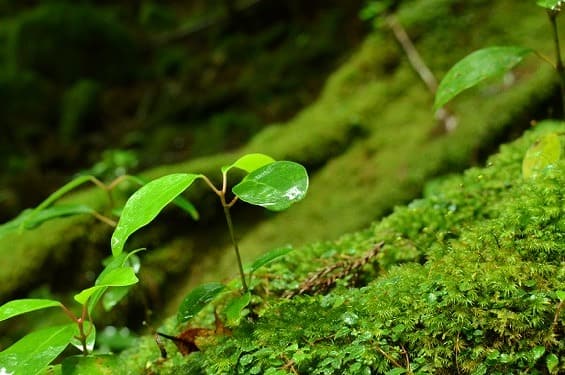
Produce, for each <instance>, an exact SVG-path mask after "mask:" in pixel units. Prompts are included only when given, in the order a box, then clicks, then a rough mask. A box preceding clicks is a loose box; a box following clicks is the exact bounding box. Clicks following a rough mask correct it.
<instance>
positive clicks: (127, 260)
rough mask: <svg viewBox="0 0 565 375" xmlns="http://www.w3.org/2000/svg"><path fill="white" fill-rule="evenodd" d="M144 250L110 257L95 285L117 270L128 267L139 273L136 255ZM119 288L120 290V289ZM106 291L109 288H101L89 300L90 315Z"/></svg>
mask: <svg viewBox="0 0 565 375" xmlns="http://www.w3.org/2000/svg"><path fill="white" fill-rule="evenodd" d="M143 250H145V249H144V248H140V249H136V250H133V251H132V252H130V253H121V254H120V255H118V256H117V257H114V256H110V257H109V258H107V259H105V262H106V261H107V260H108V259H109V260H110V261H109V262H107V263H105V264H106V265H105V267H104V269H103V270H102V272H100V274H99V275H98V277H97V278H96V282H95V283H94V285H98V283H99V282H100V281H99V280H102V279H104V278H105V277H106V275H107V274H108V273H109V272H110V271H112V270H114V269H116V268H120V267H126V266H127V267H131V268H132V269H133V271H134V272H135V273H137V272H138V270H139V258H138V257H137V256H136V255H135V254H136V253H138V252H140V251H143ZM117 288H118V289H119V288H120V287H117ZM106 290H108V287H104V288H100V289H99V290H97V291H96V292H94V294H92V296H91V297H90V298H89V299H88V312H89V313H90V314H92V312H93V311H94V307H95V306H96V304H97V303H98V301H99V300H100V298H102V295H103V294H104V293H105V292H106Z"/></svg>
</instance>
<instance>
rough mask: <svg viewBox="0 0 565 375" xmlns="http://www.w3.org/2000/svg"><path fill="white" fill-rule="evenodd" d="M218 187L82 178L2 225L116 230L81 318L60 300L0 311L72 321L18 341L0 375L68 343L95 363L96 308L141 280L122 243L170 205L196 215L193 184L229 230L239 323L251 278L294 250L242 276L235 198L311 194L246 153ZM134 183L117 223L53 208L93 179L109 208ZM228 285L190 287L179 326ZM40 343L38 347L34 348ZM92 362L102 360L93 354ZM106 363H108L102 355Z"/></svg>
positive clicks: (294, 172) (26, 368)
mask: <svg viewBox="0 0 565 375" xmlns="http://www.w3.org/2000/svg"><path fill="white" fill-rule="evenodd" d="M232 169H239V170H241V171H243V172H244V173H245V174H246V175H245V177H244V178H243V179H242V180H241V181H240V182H239V183H238V184H237V185H235V186H234V187H233V189H232V193H233V197H228V172H229V171H231V170H232ZM221 174H222V184H221V186H220V187H219V188H217V187H216V186H214V184H213V183H212V182H211V181H210V179H209V178H208V177H206V176H205V175H203V174H192V173H174V174H169V175H166V176H163V177H161V178H157V179H155V180H153V181H150V182H148V183H147V184H144V181H141V180H140V179H139V178H136V177H131V176H124V177H120V178H118V179H117V180H116V181H114V182H112V183H111V184H109V185H105V184H103V183H102V182H100V181H99V180H98V179H96V178H94V177H92V176H81V177H78V178H77V179H75V180H73V181H71V182H70V183H68V184H67V185H65V186H63V187H62V188H60V189H59V190H58V191H56V192H55V193H53V194H52V195H51V196H50V197H49V198H47V199H46V200H45V201H44V202H43V203H42V204H40V205H39V206H38V207H36V208H35V209H33V210H30V211H26V212H24V213H23V214H22V215H20V216H19V217H18V218H16V219H14V220H13V221H11V222H8V223H6V224H4V225H2V226H1V227H0V235H2V234H4V233H8V232H10V231H14V230H25V229H32V228H35V227H37V226H39V225H41V224H42V223H43V222H45V221H47V220H51V219H53V218H56V217H62V216H69V215H77V214H84V213H89V214H93V215H94V216H96V217H97V218H99V219H101V220H102V221H104V222H105V223H107V224H109V225H112V226H115V230H114V232H113V234H112V238H111V248H112V257H111V258H109V260H108V262H107V263H106V266H105V268H104V270H103V271H102V272H101V273H100V275H99V276H98V277H97V279H96V281H95V283H94V286H92V287H90V288H87V289H84V290H83V291H81V292H80V293H78V294H76V295H75V296H74V299H75V300H76V302H78V303H79V304H80V305H81V312H80V314H78V315H77V314H75V313H74V312H73V311H72V310H71V309H70V308H68V307H67V306H65V305H63V304H62V303H61V302H59V301H56V300H50V299H19V300H13V301H9V302H7V303H5V304H4V305H2V306H0V321H2V320H6V319H9V318H12V317H15V316H18V315H21V314H25V313H28V312H32V311H37V310H41V309H46V308H51V307H59V308H61V309H62V311H63V312H64V313H65V314H66V315H67V316H68V317H69V318H70V319H71V320H72V323H70V324H67V325H63V326H54V327H48V328H44V329H40V330H37V331H34V332H32V333H30V334H28V335H27V336H25V337H24V338H22V339H20V340H19V341H17V342H16V343H14V344H13V345H11V346H10V347H8V348H7V349H5V350H4V351H2V352H0V368H1V370H0V371H3V372H4V373H8V374H12V373H13V374H18V375H19V374H26V375H27V374H38V373H40V372H42V371H43V370H44V369H45V368H46V367H47V366H48V365H49V364H50V363H51V362H52V361H53V360H55V358H57V357H58V356H59V355H60V354H61V353H62V352H63V351H64V350H65V348H66V347H67V346H68V345H69V344H73V345H74V346H76V347H77V348H79V349H80V350H81V351H82V353H83V355H84V356H87V355H88V356H89V358H92V356H93V354H92V353H91V352H92V349H93V347H94V342H95V339H96V330H95V326H94V324H93V322H92V315H93V309H94V307H95V306H96V305H97V304H98V302H99V301H100V300H101V299H102V298H103V299H102V302H103V306H104V308H105V309H106V310H110V309H111V308H112V307H113V306H115V305H116V303H117V302H118V301H119V300H121V299H122V298H124V297H125V295H126V294H127V292H128V290H129V287H131V286H132V285H133V284H135V283H137V282H138V278H137V276H136V272H137V271H138V268H139V267H138V265H139V259H138V258H137V256H136V253H137V252H139V251H140V250H143V249H138V250H133V251H130V252H129V253H128V252H125V251H124V245H125V243H126V241H127V239H128V238H129V237H130V236H131V235H132V234H133V233H134V232H136V231H137V230H138V229H140V228H141V227H143V226H145V225H147V224H149V223H150V222H151V221H153V220H154V219H155V217H156V216H157V215H158V214H159V213H160V212H161V211H162V210H163V209H164V208H165V207H166V206H167V205H168V204H169V203H171V202H174V203H175V204H177V205H178V206H180V207H181V208H183V209H184V210H185V211H187V212H188V213H189V214H190V215H191V216H192V217H193V218H195V219H196V218H198V213H197V212H196V210H195V209H194V207H193V206H192V204H190V202H188V201H186V200H185V199H184V198H182V197H181V196H180V195H181V194H182V193H183V192H184V191H185V190H186V189H188V188H189V187H190V186H191V185H192V184H193V183H194V182H195V181H196V180H199V179H200V180H203V181H204V182H205V183H206V185H207V186H209V187H210V189H211V190H212V191H213V192H214V193H216V194H217V195H218V197H219V200H220V203H221V205H222V208H223V211H224V215H225V219H226V223H227V226H228V231H229V234H230V238H231V241H232V245H233V249H234V252H235V257H236V262H237V266H238V269H239V273H240V276H241V292H240V296H239V297H237V298H234V299H232V300H231V301H230V302H229V303H228V305H227V307H226V309H225V311H224V313H225V315H226V317H227V319H228V322H232V323H233V322H237V321H238V319H239V316H240V314H241V312H242V310H243V309H244V308H245V307H246V306H247V305H248V304H249V302H250V300H251V290H250V287H249V281H250V278H251V276H252V274H253V273H254V272H255V271H256V270H258V269H259V268H261V267H263V266H264V265H266V264H268V263H270V262H272V261H273V260H275V259H277V258H280V257H282V256H283V255H285V254H287V253H288V252H290V251H291V248H288V247H286V248H280V249H275V250H272V251H270V252H267V253H265V254H264V255H263V256H261V257H259V258H258V259H256V260H255V261H254V262H253V263H252V264H251V266H249V267H248V268H247V273H246V272H245V271H244V268H243V263H242V259H241V255H240V251H239V247H238V243H237V239H236V235H235V230H234V224H233V222H232V218H231V213H230V209H231V207H232V206H233V205H234V204H235V203H236V202H237V201H238V200H242V201H244V202H247V203H250V204H252V205H257V206H262V207H265V208H267V209H268V210H271V211H282V210H285V209H287V208H288V207H290V206H291V205H292V204H294V203H296V202H298V201H300V200H302V199H303V198H304V196H305V195H306V192H307V190H308V174H307V172H306V169H305V168H304V167H303V166H301V165H300V164H297V163H294V162H291V161H275V160H274V159H272V158H271V157H269V156H267V155H264V154H257V153H256V154H248V155H245V156H243V157H241V158H239V159H238V160H236V161H235V162H234V163H233V164H230V165H227V166H224V167H222V168H221ZM128 178H129V179H132V180H134V181H135V182H138V183H140V184H142V185H143V186H142V187H141V188H140V189H139V190H137V191H136V192H135V193H134V194H132V195H131V196H130V197H129V199H128V200H127V201H126V204H125V206H124V207H123V209H122V210H121V213H120V218H119V221H118V222H117V224H116V223H115V222H114V221H113V220H111V219H109V218H107V217H104V216H102V215H100V214H98V213H96V212H94V210H91V209H89V208H88V207H85V206H80V205H77V206H63V205H61V206H58V205H54V203H55V202H56V201H57V200H58V199H59V198H61V196H63V195H64V194H66V193H67V192H68V191H70V190H72V189H75V188H76V187H78V186H80V185H82V184H84V183H85V182H88V181H91V182H94V183H95V184H96V185H97V186H99V187H101V188H102V189H104V190H105V191H106V192H107V193H108V196H109V199H110V202H111V204H112V205H113V199H112V196H111V190H112V189H113V188H114V187H115V186H116V185H117V184H118V183H120V182H121V181H124V180H125V179H128ZM227 288H228V287H227V286H226V285H224V284H221V283H208V284H204V285H201V286H199V287H197V288H195V289H194V290H193V291H192V292H191V293H189V294H188V295H187V296H186V297H185V299H184V300H183V302H182V303H181V305H180V307H179V312H178V317H177V318H178V321H179V323H182V322H186V321H187V320H189V319H190V318H192V317H193V316H194V315H195V314H196V313H198V312H199V311H200V310H201V309H202V308H204V307H205V306H206V305H207V304H208V303H210V302H211V301H212V300H213V299H214V298H215V297H216V296H217V295H218V294H220V293H221V292H222V291H224V290H226V289H227ZM38 343H40V345H39V346H38ZM95 357H97V358H99V359H102V358H101V357H98V355H96V356H95ZM104 359H107V358H106V357H104ZM76 361H77V360H76V358H75V357H68V358H67V359H65V360H64V361H63V367H65V363H67V364H68V366H71V367H72V366H75V364H76Z"/></svg>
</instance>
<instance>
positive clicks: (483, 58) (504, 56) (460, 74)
mask: <svg viewBox="0 0 565 375" xmlns="http://www.w3.org/2000/svg"><path fill="white" fill-rule="evenodd" d="M532 52H533V50H532V49H530V48H523V47H516V46H510V47H489V48H484V49H481V50H478V51H475V52H473V53H471V54H470V55H468V56H467V57H465V58H463V59H462V60H461V61H459V62H458V63H457V64H455V65H454V66H453V67H452V68H451V69H450V70H449V72H447V74H446V75H445V77H444V78H443V80H442V81H441V83H440V84H439V87H438V89H437V93H436V98H435V103H434V109H436V110H437V109H439V108H440V107H442V106H443V105H445V103H447V102H449V101H450V100H451V99H453V98H454V97H455V96H457V95H458V94H459V93H461V92H462V91H464V90H466V89H468V88H471V87H473V86H475V85H477V84H478V83H480V82H481V81H483V80H485V79H487V78H493V77H496V76H499V75H501V74H503V73H505V72H507V71H509V70H510V69H512V68H513V67H515V66H516V65H518V64H519V63H520V62H521V61H522V60H523V59H524V57H525V56H526V55H528V54H530V53H532Z"/></svg>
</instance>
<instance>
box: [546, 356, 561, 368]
mask: <svg viewBox="0 0 565 375" xmlns="http://www.w3.org/2000/svg"><path fill="white" fill-rule="evenodd" d="M558 364H559V357H557V356H556V355H555V354H553V353H551V354H548V355H547V357H545V365H546V366H547V369H548V371H549V372H553V370H555V368H556V367H557V365H558Z"/></svg>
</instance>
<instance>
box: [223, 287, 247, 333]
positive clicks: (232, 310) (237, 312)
mask: <svg viewBox="0 0 565 375" xmlns="http://www.w3.org/2000/svg"><path fill="white" fill-rule="evenodd" d="M249 302H251V293H250V292H247V293H245V294H244V295H242V296H238V297H236V298H234V299H232V300H231V301H230V302H229V303H228V305H227V306H226V308H225V309H224V314H226V318H227V320H228V324H229V325H235V324H237V322H239V319H240V318H241V311H242V310H243V309H244V308H246V307H247V305H249Z"/></svg>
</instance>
